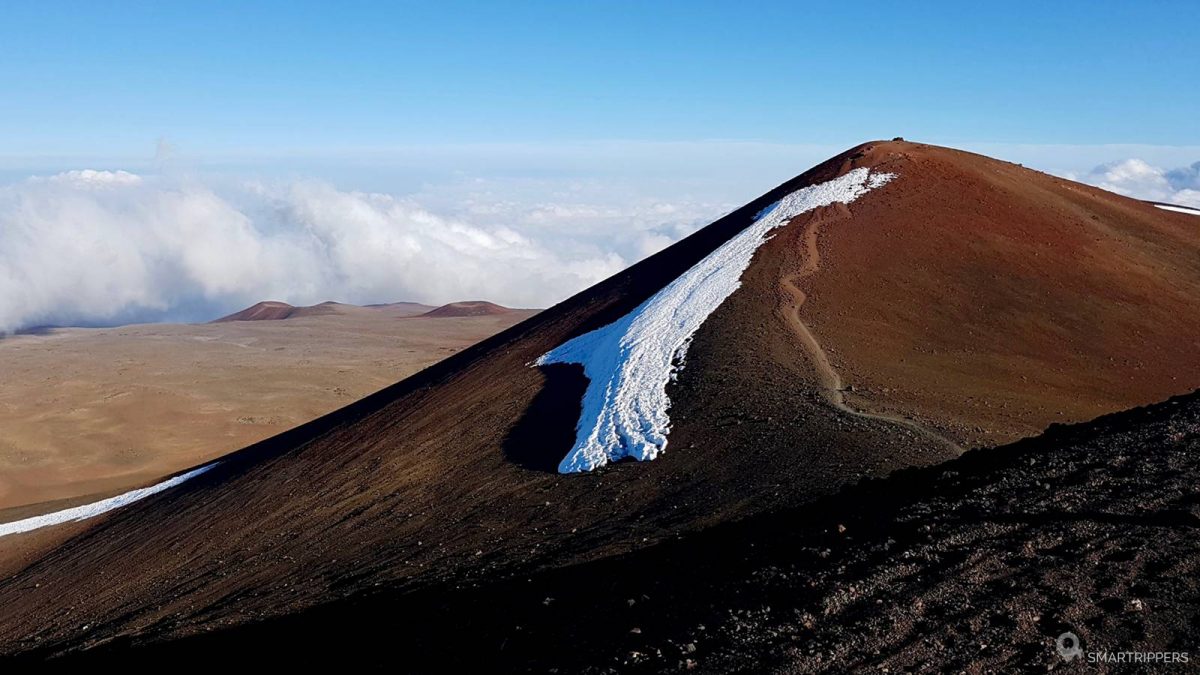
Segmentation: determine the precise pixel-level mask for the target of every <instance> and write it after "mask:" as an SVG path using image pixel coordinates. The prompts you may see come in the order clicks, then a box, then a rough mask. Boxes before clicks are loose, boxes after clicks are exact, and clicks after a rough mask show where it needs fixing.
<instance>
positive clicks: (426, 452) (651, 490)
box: [0, 141, 1200, 660]
mask: <svg viewBox="0 0 1200 675" xmlns="http://www.w3.org/2000/svg"><path fill="white" fill-rule="evenodd" d="M1197 297H1200V221H1198V220H1197V218H1196V217H1195V216H1193V215H1190V214H1185V213H1179V212H1172V211H1167V210H1163V209H1159V208H1156V207H1155V206H1153V205H1151V204H1148V203H1144V202H1139V201H1136V200H1132V199H1128V198H1125V197H1121V196H1118V195H1114V194H1111V193H1108V192H1104V191H1102V190H1099V189H1096V188H1091V187H1087V186H1084V185H1081V184H1079V183H1074V182H1071V181H1068V180H1065V179H1061V178H1056V177H1053V176H1049V175H1046V174H1042V173H1038V172H1035V171H1031V170H1028V169H1025V168H1022V167H1020V166H1017V165H1014V164H1010V163H1007V162H1001V161H997V160H993V159H989V158H986V157H982V156H979V155H974V154H970V153H965V152H960V151H956V150H950V149H946V148H940V147H935V146H929V145H922V144H918V143H909V142H903V141H892V142H874V143H867V144H864V145H861V146H858V147H855V148H853V149H851V150H849V151H847V152H845V153H843V154H841V155H838V156H837V157H834V158H833V159H830V160H829V161H827V162H825V163H822V164H821V165H819V166H817V167H815V168H813V169H811V170H809V171H807V172H805V173H803V174H801V175H800V176H799V177H797V178H795V179H793V180H790V181H788V182H786V183H784V184H783V185H781V186H779V187H777V188H775V189H773V190H771V191H769V192H768V193H766V194H765V195H763V196H762V197H760V198H758V199H756V200H754V201H753V202H751V203H749V204H747V205H746V206H744V207H742V208H740V209H738V210H736V211H734V212H733V213H731V214H729V215H727V216H725V217H723V218H721V219H720V220H718V221H716V222H714V223H713V224H711V225H709V226H708V227H706V228H704V229H702V230H700V231H699V232H697V233H695V234H694V235H692V236H690V237H688V238H687V239H685V240H683V241H680V242H678V243H677V244H675V245H673V246H671V247H670V248H668V249H666V250H664V251H662V252H660V253H658V254H656V255H654V256H651V257H650V258H648V259H646V260H644V261H642V262H640V263H638V264H637V265H634V266H633V267H631V268H629V269H628V270H626V271H624V272H622V273H620V274H618V275H616V276H614V277H612V278H610V279H608V280H606V281H604V282H602V283H600V284H597V285H596V286H594V287H592V288H589V289H587V290H585V291H583V292H581V293H579V294H577V295H575V296H573V297H571V298H570V299H568V300H566V301H564V302H562V303H560V304H559V305H557V306H555V307H553V308H551V309H549V310H546V311H544V312H542V313H540V314H538V315H536V316H534V317H532V318H530V319H529V320H527V321H525V322H523V323H521V324H519V325H517V326H515V327H513V328H511V329H509V330H507V331H505V332H503V333H501V334H499V335H497V336H495V337H493V338H490V339H488V340H486V341H484V342H482V343H480V344H478V345H476V346H475V347H472V348H470V349H468V350H465V351H464V352H461V353H459V354H456V355H454V356H452V357H450V358H449V359H447V360H445V361H443V362H441V363H439V364H437V365H436V366H433V367H431V368H429V369H427V370H425V371H423V372H421V373H419V374H417V375H415V376H413V377H411V378H409V379H406V380H404V381H402V382H399V383H397V384H396V385H394V386H392V387H389V388H387V389H385V390H383V391H381V392H379V393H377V394H375V395H373V396H371V397H368V398H367V399H364V400H362V401H360V402H358V403H355V404H353V405H351V406H349V407H347V408H344V409H342V410H340V411H338V412H335V413H333V414H331V415H328V416H326V417H323V418H321V419H318V420H315V421H314V422H312V423H310V424H307V425H304V426H302V427H299V428H297V429H294V430H292V431H289V432H286V433H284V434H281V435H280V436H277V437H274V438H272V439H269V440H267V441H264V442H262V443H259V444H257V445H254V446H251V447H249V448H246V449H245V450H242V451H240V452H238V453H235V454H233V455H231V456H229V457H227V458H225V459H223V460H221V461H219V462H218V463H216V464H213V465H210V466H209V467H208V468H207V470H205V471H204V472H202V473H199V474H197V475H195V476H194V477H192V478H191V479H190V480H187V481H184V482H181V483H179V484H174V485H172V486H171V487H169V488H168V489H163V490H161V491H157V492H155V493H153V494H150V495H147V496H145V498H143V499H141V500H139V501H136V502H134V503H132V504H130V505H127V506H125V507H124V508H120V509H116V510H112V511H107V512H106V513H105V514H104V515H101V516H97V517H95V518H92V519H90V520H85V521H82V522H75V523H71V524H69V525H62V526H55V527H49V528H43V529H40V530H36V531H31V532H25V533H21V534H12V535H9V536H8V537H5V538H0V550H3V547H5V546H6V545H7V546H9V547H10V548H9V551H12V553H9V554H8V555H9V557H8V558H7V559H6V558H4V557H3V556H2V555H0V569H3V570H4V571H6V572H8V574H6V575H5V577H4V579H3V580H2V581H0V653H3V654H9V655H22V656H23V657H24V658H43V657H46V656H54V655H63V654H74V655H77V656H83V657H87V656H97V655H105V654H107V655H110V656H114V657H115V658H118V659H126V658H136V657H137V654H146V653H149V652H139V651H136V650H137V649H138V648H139V647H144V646H146V645H157V649H158V651H156V652H154V653H156V654H162V653H163V652H162V650H164V649H166V650H175V651H174V652H171V653H172V654H175V655H179V656H182V655H185V654H190V655H193V656H195V655H201V654H205V653H207V654H218V653H221V650H220V647H221V645H222V644H223V643H222V640H235V639H237V636H238V635H240V634H241V633H239V631H241V630H243V629H244V627H245V626H247V625H248V624H250V623H252V622H253V623H255V624H257V626H258V629H257V630H258V631H259V632H257V633H255V635H258V636H260V638H261V640H259V641H258V642H256V643H255V644H256V648H258V649H260V650H262V652H263V653H264V654H268V653H269V654H276V653H278V654H287V656H286V659H296V660H299V659H302V658H304V656H305V654H310V655H311V651H309V650H313V649H318V648H319V645H304V646H301V647H296V646H295V645H293V644H290V643H289V635H291V634H292V631H293V629H294V628H295V627H297V626H301V625H303V626H306V627H307V628H306V631H307V632H306V634H308V635H315V634H319V630H316V629H314V628H313V627H314V626H320V625H322V623H321V622H329V625H333V623H334V622H337V623H339V624H344V622H345V621H347V617H356V618H355V619H354V620H359V621H362V622H364V623H370V624H372V625H373V628H372V630H376V631H379V630H381V626H383V625H394V626H396V629H397V630H401V628H400V626H401V625H402V624H403V620H402V619H401V618H400V617H405V620H408V621H412V620H414V619H413V618H412V617H407V616H406V606H407V605H406V603H409V602H413V600H412V599H413V598H416V597H419V596H420V594H421V593H422V592H423V591H424V590H427V589H431V588H439V587H445V586H448V585H454V586H458V585H460V584H461V585H464V586H466V585H472V584H483V583H498V582H500V581H505V580H512V581H511V583H519V580H520V579H523V578H524V577H523V575H525V574H527V573H531V572H532V571H533V570H555V569H562V568H565V567H566V566H568V565H573V564H576V563H582V562H586V561H590V560H597V559H601V558H607V557H610V556H614V555H617V554H623V553H627V552H630V551H633V550H635V549H641V548H645V547H649V546H652V545H654V544H656V543H658V542H663V541H669V540H673V539H674V538H677V537H680V536H684V535H688V534H689V533H694V532H697V531H699V530H703V529H708V528H710V527H712V526H714V525H719V524H722V523H728V522H731V521H734V520H739V519H743V518H746V517H748V516H753V515H757V514H764V513H770V512H778V511H780V510H781V509H785V508H794V507H801V506H803V505H805V504H808V503H811V502H813V501H814V500H816V499H818V498H821V497H825V496H828V495H830V494H832V493H835V492H837V491H838V490H839V489H841V488H843V487H844V486H847V485H850V484H853V483H856V482H858V481H860V480H862V479H864V478H867V477H882V476H885V475H887V474H889V473H891V472H893V471H895V470H897V469H902V468H906V467H913V466H923V465H929V464H934V463H938V462H943V461H947V460H951V459H953V458H955V457H957V455H958V454H959V453H960V452H961V450H962V448H964V447H969V446H975V445H998V444H1000V443H1002V442H1007V441H1011V440H1013V439H1016V438H1019V437H1022V436H1026V435H1031V434H1033V433H1036V432H1038V431H1040V430H1042V429H1044V428H1045V427H1046V426H1048V425H1049V424H1051V423H1054V422H1068V421H1078V420H1083V419H1089V418H1091V417H1095V416H1096V415H1099V414H1102V413H1105V412H1111V411H1115V410H1119V409H1123V408H1129V407H1132V406H1136V405H1142V404H1146V403H1149V402H1152V401H1157V400H1161V399H1165V398H1167V397H1168V396H1170V395H1174V394H1180V393H1184V392H1187V391H1190V390H1192V389H1195V388H1197V387H1200V342H1198V341H1200V337H1198V335H1197V333H1196V331H1195V327H1196V326H1198V325H1200V303H1196V302H1195V298H1197ZM623 459H632V460H645V461H619V460H623ZM650 460H652V461H650ZM560 471H564V472H568V475H564V474H563V473H560ZM799 513H801V514H803V511H802V510H801V511H799ZM658 573H663V574H669V573H670V572H669V570H662V571H660V572H658ZM505 583H508V581H505ZM589 583H603V580H601V579H595V580H591V581H589ZM380 597H383V598H384V599H386V602H383V604H382V605H372V606H386V607H389V608H390V610H389V612H390V613H380V612H372V613H367V614H358V615H356V613H355V611H354V608H355V607H359V606H361V603H364V602H366V599H367V598H375V599H376V600H378V599H379V598H380ZM536 600H537V601H538V602H543V601H544V602H546V603H550V604H552V603H553V602H554V599H553V598H545V599H544V600H543V599H542V598H537V599H536ZM635 600H636V599H635ZM414 606H415V605H414ZM391 614H394V615H395V616H392V615H391ZM465 620H466V619H464V621H465ZM272 627H274V628H272ZM624 630H628V629H627V628H626V629H624ZM200 634H206V637H205V638H203V639H201V638H194V637H193V636H197V635H200ZM326 647H330V646H329V645H326ZM489 648H490V647H489ZM378 649H379V651H378V652H377V653H375V654H370V653H358V654H357V655H356V657H355V658H361V659H364V660H371V659H372V658H384V654H385V652H386V651H387V645H379V648H378ZM131 650H132V651H131ZM393 656H394V655H393ZM210 658H211V657H210ZM281 658H284V657H281Z"/></svg>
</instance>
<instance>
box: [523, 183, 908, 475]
mask: <svg viewBox="0 0 1200 675" xmlns="http://www.w3.org/2000/svg"><path fill="white" fill-rule="evenodd" d="M892 177H893V174H890V173H876V174H874V175H871V174H870V172H869V171H868V170H867V169H865V168H860V169H855V170H853V171H851V172H849V173H847V174H846V175H844V176H842V177H840V178H837V179H835V180H831V181H829V182H827V183H821V184H819V185H812V186H809V187H806V188H802V189H800V190H797V191H795V192H793V193H791V194H789V195H788V196H786V197H784V198H783V199H782V200H780V201H779V202H776V203H775V204H773V205H771V206H769V207H767V208H766V209H763V211H762V212H761V213H759V214H758V218H757V219H756V220H755V222H754V224H752V225H751V226H750V227H747V228H746V229H745V230H743V231H742V232H740V233H738V234H737V236H735V237H733V238H732V239H730V240H729V241H727V242H725V243H724V244H722V245H721V246H720V247H719V248H717V249H716V250H715V251H713V252H712V253H710V254H709V255H708V256H706V257H705V258H704V259H703V260H701V261H700V262H699V263H697V264H696V265H695V266H693V267H692V268H691V269H689V270H688V271H687V272H684V273H683V275H682V276H680V277H679V278H677V279H675V280H674V281H672V282H671V283H670V284H668V285H667V286H665V287H664V288H663V289H662V290H660V291H659V292H658V293H655V294H654V295H653V296H652V297H650V298H649V299H648V300H646V301H645V302H643V303H642V304H641V305H639V306H638V307H637V308H635V309H634V310H633V311H632V312H630V313H629V314H626V315H625V316H624V317H622V318H620V319H618V320H617V321H615V322H613V323H611V324H609V325H607V326H605V327H603V328H599V329H597V330H594V331H592V332H590V333H587V334H584V335H580V336H579V337H577V338H574V339H573V340H570V341H568V342H566V343H563V344H562V345H560V346H559V347H557V348H556V349H553V350H551V351H550V352H547V353H546V354H544V355H543V356H542V357H541V358H539V359H538V360H537V361H536V362H535V363H534V365H537V366H544V365H549V364H554V363H578V364H582V365H583V369H584V374H585V375H587V377H588V380H589V382H588V387H587V391H586V392H585V393H584V396H583V410H582V412H581V414H580V416H579V424H578V426H577V427H576V439H575V445H574V447H572V448H571V451H570V452H569V453H567V456H566V457H565V458H564V459H563V460H562V463H561V464H559V467H558V470H559V471H560V472H562V473H572V472H576V471H591V470H592V469H595V468H596V467H599V466H603V465H605V464H607V463H608V462H610V461H615V460H618V459H621V458H623V457H633V458H635V459H638V460H647V459H654V458H655V457H657V456H658V453H660V452H662V451H663V449H665V448H666V446H667V434H668V433H669V432H670V427H671V420H670V417H669V416H668V415H667V409H668V408H669V407H670V405H671V401H670V400H669V399H668V398H667V382H668V381H669V380H670V379H671V377H672V375H673V374H674V371H675V370H677V369H678V368H681V367H682V365H683V357H684V355H685V353H686V351H687V345H688V343H689V342H690V340H691V338H692V335H693V334H694V333H695V332H696V331H697V330H698V329H699V328H700V325H701V324H703V323H704V321H705V319H707V318H708V316H709V315H710V314H712V312H713V311H714V310H716V308H717V307H719V306H720V305H721V303H722V302H724V301H725V299H726V298H728V297H729V296H730V295H731V294H732V293H733V292H734V291H735V290H737V289H738V287H739V286H741V283H742V282H741V278H742V272H744V271H745V270H746V268H747V267H748V266H749V265H750V260H751V258H753V257H754V252H755V251H756V250H758V247H759V246H761V245H762V244H763V242H765V241H766V240H767V234H768V233H769V232H770V231H771V230H773V229H775V228H776V227H779V226H780V225H784V224H786V223H787V222H788V221H790V220H791V219H792V218H795V217H796V216H798V215H800V214H802V213H804V212H806V211H811V210H813V209H816V208H819V207H822V206H828V205H830V204H834V203H839V202H840V203H843V204H848V203H850V202H852V201H854V200H855V199H857V198H859V197H860V196H862V195H863V194H865V193H866V192H867V191H869V190H871V189H873V188H877V187H879V186H881V185H883V184H884V183H886V182H888V181H889V180H890V179H891V178H892Z"/></svg>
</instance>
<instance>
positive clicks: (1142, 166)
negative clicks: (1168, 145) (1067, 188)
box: [1067, 159, 1200, 207]
mask: <svg viewBox="0 0 1200 675" xmlns="http://www.w3.org/2000/svg"><path fill="white" fill-rule="evenodd" d="M1067 177H1068V178H1072V179H1074V180H1078V181H1081V182H1084V183H1088V184H1090V185H1095V186H1096V187H1100V188H1104V189H1105V190H1109V191H1112V192H1116V193H1117V194H1122V195H1125V196H1128V197H1135V198H1137V199H1146V200H1149V201H1154V202H1166V203H1169V204H1183V205H1185V206H1194V207H1200V162H1196V163H1195V164H1192V165H1191V166H1188V167H1184V168H1180V169H1174V170H1170V171H1168V170H1165V169H1161V168H1159V167H1156V166H1154V165H1152V164H1150V163H1149V162H1146V161H1143V160H1141V159H1124V160H1120V161H1116V162H1109V163H1107V164H1101V165H1100V166H1097V167H1096V168H1094V169H1092V170H1091V171H1089V172H1087V173H1085V174H1083V175H1078V176H1077V175H1070V174H1068V176H1067Z"/></svg>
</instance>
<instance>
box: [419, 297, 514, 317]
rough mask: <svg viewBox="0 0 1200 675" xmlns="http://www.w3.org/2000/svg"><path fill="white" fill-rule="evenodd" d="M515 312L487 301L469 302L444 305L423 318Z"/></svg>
mask: <svg viewBox="0 0 1200 675" xmlns="http://www.w3.org/2000/svg"><path fill="white" fill-rule="evenodd" d="M511 311H513V310H511V309H509V308H508V307H501V306H500V305H497V304H495V303H491V302H487V301H485V300H468V301H464V302H452V303H450V304H448V305H442V306H441V307H438V308H437V309H434V310H432V311H429V312H426V313H424V314H422V315H421V316H424V317H429V318H441V317H450V316H490V315H493V314H508V313H509V312H511Z"/></svg>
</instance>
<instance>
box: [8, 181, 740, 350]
mask: <svg viewBox="0 0 1200 675" xmlns="http://www.w3.org/2000/svg"><path fill="white" fill-rule="evenodd" d="M468 187H469V188H470V189H461V188H460V189H457V190H455V191H454V192H455V194H457V195H458V199H456V200H453V201H452V199H451V197H450V194H449V193H448V192H449V191H443V192H442V193H438V192H436V191H431V192H430V193H429V194H426V195H425V198H427V199H428V200H429V201H431V202H434V203H440V204H441V206H440V208H439V209H438V212H434V211H432V210H430V209H429V208H427V207H425V206H423V205H422V204H421V203H419V202H418V201H417V200H416V199H415V198H413V197H397V196H393V195H389V194H379V193H366V192H355V191H346V190H341V189H338V188H335V187H334V186H333V185H331V184H329V183H326V182H321V181H310V180H298V181H280V182H270V183H263V182H219V181H218V182H217V183H216V184H214V183H212V182H206V181H201V180H197V179H194V178H190V179H185V178H166V177H161V176H151V175H138V174H134V173H128V172H124V171H94V170H86V171H68V172H63V173H59V174H55V175H50V176H43V177H32V178H28V179H24V180H20V181H18V182H15V183H11V184H8V185H5V186H0V331H9V332H11V331H15V330H20V329H24V328H29V327H33V326H45V325H105V324H116V323H127V322H138V321H160V320H170V321H205V320H209V319H212V318H214V317H217V316H220V315H222V314H224V313H227V312H230V311H234V310H237V309H240V308H241V307H243V306H246V305H249V304H252V303H254V302H257V301H259V300H265V299H274V300H283V301H286V302H291V303H293V304H313V303H317V302H322V301H325V300H337V301H341V302H350V303H358V304H366V303H373V302H392V301H400V300H409V301H418V302H426V303H431V304H433V303H444V302H450V301H454V300H464V299H488V300H492V301H495V302H499V303H503V304H506V305H510V306H517V307H545V306H548V305H550V304H553V303H555V302H558V301H560V300H562V299H564V298H566V297H567V296H569V295H570V294H571V293H573V292H575V291H578V290H580V289H582V288H585V287H587V286H589V285H591V284H594V283H595V282H597V281H600V280H602V279H604V278H606V277H608V276H610V275H612V274H613V273H615V272H617V271H620V270H621V269H623V268H625V267H626V266H628V265H629V264H631V263H632V262H635V261H636V260H638V259H640V258H642V257H644V256H646V255H648V254H650V253H653V252H654V251H656V250H659V249H661V248H663V247H665V246H667V245H669V244H670V243H671V242H673V241H675V240H677V239H679V238H680V237H682V236H684V235H686V234H688V233H690V232H691V231H693V230H694V229H696V228H697V227H699V226H701V225H703V224H704V223H706V222H708V221H709V220H711V219H712V218H714V217H716V216H718V215H720V213H721V211H722V210H723V209H726V208H727V206H726V205H720V204H708V203H690V204H687V205H683V206H680V205H673V204H668V203H663V202H656V201H653V200H644V199H643V200H636V199H635V200H633V201H632V202H631V203H628V204H625V205H621V206H618V205H613V204H611V203H609V204H600V203H597V202H596V201H595V200H596V199H599V198H600V197H599V196H598V195H596V194H591V193H589V192H588V190H587V189H586V186H583V187H580V186H575V189H572V186H566V187H564V188H561V189H557V190H556V191H553V192H561V193H563V194H554V196H555V197H556V198H555V199H554V200H553V201H546V200H534V199H524V200H521V201H516V200H513V199H507V200H502V199H497V198H495V197H494V195H493V193H494V192H495V191H497V190H500V189H502V188H501V187H499V186H496V185H489V184H487V183H479V184H473V185H470V186H468ZM512 187H514V190H515V192H517V194H522V192H521V190H519V189H515V188H519V187H520V186H512ZM525 192H526V193H528V192H530V189H526V190H525ZM544 194H545V193H544V192H543V196H544ZM572 195H574V198H571V197H572Z"/></svg>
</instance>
